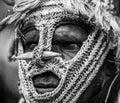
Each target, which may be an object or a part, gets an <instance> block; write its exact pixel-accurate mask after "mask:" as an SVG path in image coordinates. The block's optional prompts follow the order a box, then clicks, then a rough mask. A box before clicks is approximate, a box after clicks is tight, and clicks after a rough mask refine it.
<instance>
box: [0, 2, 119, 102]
mask: <svg viewBox="0 0 120 103" xmlns="http://www.w3.org/2000/svg"><path fill="white" fill-rule="evenodd" d="M116 2H117V3H116ZM117 5H119V2H118V1H112V0H104V1H103V0H66V1H65V0H15V2H14V7H13V14H12V15H10V16H8V17H6V18H5V19H4V20H3V21H2V22H1V29H3V28H4V27H5V26H6V25H7V24H12V23H15V40H13V43H12V45H11V47H10V56H9V60H10V61H11V60H18V63H19V92H20V94H21V100H20V101H19V102H20V103H116V102H117V103H119V102H120V101H119V89H120V88H119V86H120V82H119V81H120V75H119V35H120V34H119V33H120V27H119V18H118V16H117V15H118V14H119V8H118V7H119V6H117Z"/></svg>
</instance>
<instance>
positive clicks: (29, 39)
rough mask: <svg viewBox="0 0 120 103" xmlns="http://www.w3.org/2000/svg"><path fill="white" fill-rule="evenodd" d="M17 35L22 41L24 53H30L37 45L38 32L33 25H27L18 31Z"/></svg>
mask: <svg viewBox="0 0 120 103" xmlns="http://www.w3.org/2000/svg"><path fill="white" fill-rule="evenodd" d="M19 30H20V32H19V33H18V34H19V35H20V37H21V39H22V42H23V47H24V52H31V51H33V50H34V48H35V47H36V46H37V45H38V41H39V31H38V30H37V29H36V28H35V26H34V25H33V24H31V23H30V24H28V25H26V26H25V27H22V28H21V29H19Z"/></svg>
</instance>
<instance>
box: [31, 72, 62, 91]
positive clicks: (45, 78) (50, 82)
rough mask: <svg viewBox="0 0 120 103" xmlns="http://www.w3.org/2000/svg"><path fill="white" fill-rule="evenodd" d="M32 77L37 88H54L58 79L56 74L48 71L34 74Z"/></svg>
mask: <svg viewBox="0 0 120 103" xmlns="http://www.w3.org/2000/svg"><path fill="white" fill-rule="evenodd" d="M32 79H33V84H34V87H35V88H39V89H49V88H56V87H57V86H58V84H59V81H60V79H59V78H58V76H57V75H55V74H54V73H53V72H50V71H47V72H45V73H42V74H39V75H36V76H34V77H33V78H32Z"/></svg>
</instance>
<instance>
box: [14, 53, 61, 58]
mask: <svg viewBox="0 0 120 103" xmlns="http://www.w3.org/2000/svg"><path fill="white" fill-rule="evenodd" d="M60 56H61V54H60V53H56V52H52V51H44V52H43V55H42V58H43V59H45V58H52V57H60ZM12 59H13V60H31V59H33V52H28V53H24V54H21V55H19V56H17V57H15V56H13V57H12Z"/></svg>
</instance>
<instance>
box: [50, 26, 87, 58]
mask: <svg viewBox="0 0 120 103" xmlns="http://www.w3.org/2000/svg"><path fill="white" fill-rule="evenodd" d="M88 35H89V32H88V31H87V30H85V29H84V28H83V27H81V26H80V25H72V24H69V25H61V26H59V27H58V28H57V29H56V30H55V33H54V37H53V41H52V51H55V52H59V53H61V54H62V57H63V59H65V60H70V59H72V58H73V57H74V56H75V55H76V54H77V52H78V51H79V50H80V48H81V46H82V44H83V42H84V41H85V40H86V39H87V37H88Z"/></svg>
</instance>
